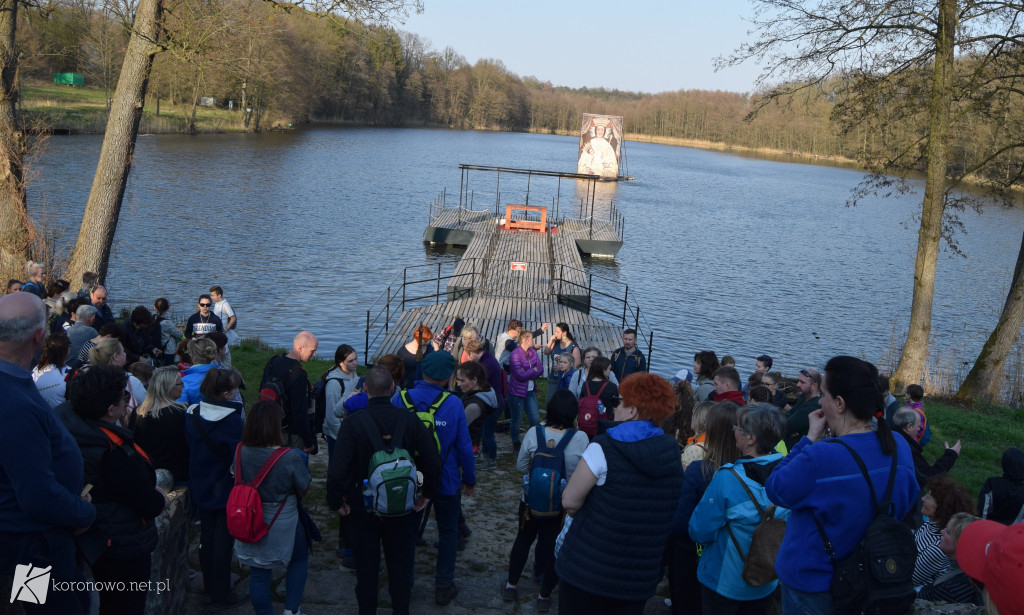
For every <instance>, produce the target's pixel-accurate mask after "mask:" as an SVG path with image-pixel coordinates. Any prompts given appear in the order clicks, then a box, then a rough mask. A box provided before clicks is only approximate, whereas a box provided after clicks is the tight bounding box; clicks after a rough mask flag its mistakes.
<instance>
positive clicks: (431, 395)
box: [391, 350, 476, 606]
mask: <svg viewBox="0 0 1024 615" xmlns="http://www.w3.org/2000/svg"><path fill="white" fill-rule="evenodd" d="M422 366H423V380H418V381H417V382H416V384H415V386H413V387H412V388H411V389H408V390H407V392H406V393H407V398H408V399H410V400H411V401H412V403H413V405H414V406H415V410H416V411H419V412H423V411H425V410H426V409H427V408H429V407H430V406H431V405H432V404H434V403H435V400H437V399H438V398H439V396H441V395H443V394H444V393H445V392H446V391H445V389H444V388H443V387H444V385H445V384H446V383H447V382H448V381H449V380H450V379H451V377H452V373H453V372H454V371H455V357H453V356H452V355H451V353H449V352H448V351H446V350H438V351H436V352H432V353H430V354H428V355H427V356H425V357H424V358H423V362H422ZM448 393H449V394H448V395H447V397H445V399H444V401H443V402H442V403H441V405H440V407H438V409H437V411H436V412H435V413H434V427H435V429H436V432H437V441H438V443H439V445H440V454H441V459H442V460H443V464H442V467H441V486H440V488H438V490H437V493H436V494H434V499H433V502H434V517H435V518H436V519H437V534H438V547H437V573H436V574H435V577H434V602H436V603H437V604H439V605H441V606H444V605H446V604H448V603H449V602H451V601H452V600H453V599H454V598H455V596H457V595H458V593H459V588H458V587H456V586H455V552H456V548H457V546H458V537H459V515H460V513H461V512H462V494H461V492H462V491H463V490H465V492H466V495H473V490H474V487H475V486H476V475H475V474H474V471H473V470H474V467H473V442H472V441H471V440H470V438H469V428H468V426H467V425H466V410H465V408H464V407H463V406H462V401H461V400H459V396H458V395H455V394H454V393H451V392H450V391H448ZM391 403H393V404H394V405H396V406H398V407H400V408H401V407H407V406H406V404H405V402H404V401H403V398H402V394H401V392H399V393H395V395H394V397H392V398H391Z"/></svg>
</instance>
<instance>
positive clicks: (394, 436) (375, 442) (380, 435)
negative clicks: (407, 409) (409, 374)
mask: <svg viewBox="0 0 1024 615" xmlns="http://www.w3.org/2000/svg"><path fill="white" fill-rule="evenodd" d="M403 393H404V391H403ZM409 416H410V415H409V414H407V413H404V412H400V413H398V419H397V420H396V421H395V428H394V429H393V430H392V433H391V448H392V449H395V448H398V447H399V446H401V442H402V441H403V438H404V437H405V426H406V424H407V422H408V420H409ZM370 420H371V422H372V423H373V425H374V427H376V429H370V430H368V431H369V433H368V434H367V435H368V436H369V438H370V444H371V445H372V446H373V450H374V452H377V451H383V450H385V449H386V448H387V447H386V446H385V445H384V426H383V425H381V424H380V423H378V422H377V417H375V416H373V415H372V414H371V415H370Z"/></svg>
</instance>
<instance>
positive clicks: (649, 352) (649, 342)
mask: <svg viewBox="0 0 1024 615" xmlns="http://www.w3.org/2000/svg"><path fill="white" fill-rule="evenodd" d="M653 355H654V329H651V331H650V335H649V336H648V337H647V371H651V357H652V356H653Z"/></svg>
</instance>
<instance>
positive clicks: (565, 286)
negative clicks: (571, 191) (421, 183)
mask: <svg viewBox="0 0 1024 615" xmlns="http://www.w3.org/2000/svg"><path fill="white" fill-rule="evenodd" d="M461 166H462V168H463V172H464V174H465V172H466V167H469V166H470V165H461ZM472 168H473V169H475V170H479V169H480V168H478V167H472ZM496 171H497V172H500V173H504V174H508V173H513V172H516V170H514V169H505V168H502V169H496ZM523 173H529V174H531V176H530V177H532V176H533V175H541V176H545V177H558V178H559V179H561V178H564V177H569V178H572V179H580V178H585V179H587V180H592V181H595V182H596V179H595V177H596V176H594V177H592V176H578V175H576V174H556V173H547V172H539V171H523ZM465 183H466V182H465V178H464V180H463V184H465ZM462 192H463V189H462V188H460V198H459V204H458V206H456V207H448V206H446V205H447V199H446V195H445V194H444V193H442V194H441V195H440V196H439V197H438V198H437V199H435V201H434V202H433V203H431V207H430V213H429V217H428V224H427V228H426V230H425V231H424V235H423V240H424V242H426V243H432V244H443V245H449V246H460V247H463V246H464V247H465V248H466V251H465V253H464V254H463V255H462V257H461V258H460V259H459V261H458V263H456V264H455V267H454V270H453V271H451V272H450V273H449V272H443V271H442V267H441V265H437V266H436V274H435V275H433V277H425V275H429V274H425V273H424V272H425V271H427V270H429V267H428V266H424V267H413V268H407V269H406V270H404V271H403V272H402V274H401V275H400V276H399V277H396V278H395V280H394V281H392V283H391V284H390V285H389V286H388V288H387V290H386V291H385V292H384V294H383V295H382V297H381V298H379V299H378V300H377V301H376V302H375V303H374V305H373V306H371V309H370V310H367V326H366V356H367V357H368V358H369V359H370V360H371V362H372V361H375V360H376V359H377V358H378V357H380V356H383V355H385V354H389V353H394V352H397V351H398V349H399V348H400V347H401V346H402V345H403V344H405V343H407V342H409V341H410V339H411V335H412V332H413V330H414V329H415V328H416V327H417V326H418V325H419V324H420V323H423V324H426V325H427V326H429V327H430V328H431V330H432V331H434V332H435V333H436V332H438V331H441V330H443V329H444V328H445V327H447V326H448V325H450V324H452V323H453V322H454V321H455V319H456V318H459V317H461V318H462V319H463V320H464V321H465V322H466V323H467V324H471V325H474V326H476V327H477V328H479V329H480V331H481V334H482V335H483V336H484V337H485V338H487V339H489V340H494V339H496V338H497V336H498V335H500V334H501V333H503V332H505V331H506V329H507V326H508V322H509V321H510V320H512V319H517V320H520V321H521V322H522V323H523V325H524V327H526V328H527V329H531V330H533V329H537V328H540V326H541V324H542V323H550V326H551V327H552V328H553V327H554V326H555V324H556V323H559V322H565V323H567V324H568V325H569V329H570V331H571V332H572V334H573V336H574V338H575V339H576V342H577V343H578V344H579V345H580V346H581V347H583V348H586V347H587V346H595V347H597V348H599V349H601V351H602V352H603V353H605V354H608V353H610V352H611V351H612V350H614V349H615V348H618V347H619V346H621V345H622V331H623V329H624V328H636V329H638V333H639V335H638V338H639V339H638V342H639V343H641V344H643V346H647V348H646V349H645V350H646V351H647V354H648V356H649V355H650V350H651V346H652V337H653V334H652V333H651V332H650V328H649V327H647V326H646V322H645V321H644V320H643V319H642V318H641V316H640V308H639V306H638V305H637V304H636V299H635V297H631V296H630V294H629V288H628V286H626V285H624V284H620V283H618V282H615V281H612V280H608V279H600V280H595V276H593V275H590V274H587V273H586V272H585V271H584V269H583V259H582V257H581V254H590V255H595V254H597V255H607V256H613V255H614V254H615V253H616V252H617V251H618V249H619V248H620V247H621V246H622V230H623V226H624V220H623V218H622V216H621V215H620V214H619V213H618V212H617V211H616V210H615V208H614V205H612V204H609V205H608V206H606V207H603V208H602V209H603V212H597V211H596V210H597V208H595V206H594V203H593V202H590V203H589V204H587V203H585V202H584V203H581V204H580V207H579V208H578V209H577V210H576V213H577V217H570V216H564V215H559V214H560V213H562V212H559V210H558V204H557V201H556V202H555V205H554V207H553V208H550V209H545V208H544V207H539V206H536V205H532V206H531V205H515V204H507V205H506V206H505V207H504V208H503V207H499V206H498V205H495V206H494V207H493V208H488V209H486V210H474V209H472V202H471V199H470V198H469V197H466V196H465V195H464V194H461V193H462ZM588 194H589V195H591V197H590V198H591V199H592V198H593V196H592V195H593V194H594V192H593V191H592V190H590V189H588ZM526 200H527V201H528V200H529V195H527V198H526ZM579 214H583V217H579ZM517 227H526V228H528V229H530V230H509V229H510V228H517ZM431 273H433V272H432V271H431ZM442 283H443V288H442ZM595 283H597V287H595ZM431 287H433V288H431ZM431 303H432V305H431ZM375 310H376V314H375V313H374V311H375ZM543 341H546V340H543Z"/></svg>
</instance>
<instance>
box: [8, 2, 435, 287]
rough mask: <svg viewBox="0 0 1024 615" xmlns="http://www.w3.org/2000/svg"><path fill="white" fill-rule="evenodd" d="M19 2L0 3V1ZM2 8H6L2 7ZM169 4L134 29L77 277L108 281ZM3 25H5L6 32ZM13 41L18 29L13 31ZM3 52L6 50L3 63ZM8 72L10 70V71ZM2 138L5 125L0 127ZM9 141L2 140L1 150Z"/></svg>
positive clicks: (339, 12) (346, 13) (334, 9)
mask: <svg viewBox="0 0 1024 615" xmlns="http://www.w3.org/2000/svg"><path fill="white" fill-rule="evenodd" d="M5 1H13V0H0V2H5ZM267 1H268V2H269V3H270V4H271V5H273V6H275V7H278V8H281V9H283V10H286V11H292V10H299V11H305V12H310V13H314V14H317V15H321V16H324V17H327V18H330V19H335V20H338V21H339V22H344V21H345V20H346V19H349V18H355V19H359V20H362V21H371V22H382V23H387V22H388V21H389V20H390V19H392V18H396V17H403V16H405V15H407V14H408V10H409V9H410V8H412V9H414V10H416V11H422V10H423V4H422V1H421V0H411V1H410V2H406V0H298V1H296V2H276V1H274V0H267ZM0 8H2V5H0ZM162 17H163V2H162V0H139V4H138V6H137V8H136V13H135V19H134V22H133V26H132V33H131V37H130V38H129V41H128V49H127V51H126V52H125V58H124V64H123V65H122V67H121V75H120V78H119V79H118V82H117V91H116V92H115V93H114V102H113V104H112V106H111V111H110V119H109V120H108V122H107V130H106V134H105V135H104V137H103V147H102V149H101V150H100V159H99V163H98V164H97V166H96V176H95V177H94V178H93V184H92V190H91V191H90V192H89V201H88V202H87V203H86V206H85V214H84V215H83V217H82V225H81V227H80V229H79V232H78V240H77V242H76V243H75V250H74V252H73V253H72V255H71V263H70V265H69V267H68V273H67V275H68V276H70V279H77V278H78V277H79V276H81V274H82V273H83V272H85V271H95V272H96V273H98V274H99V276H100V280H103V279H104V278H105V277H106V274H107V267H108V266H109V264H110V251H111V247H112V246H113V242H114V233H115V231H116V230H117V220H118V216H119V215H120V212H121V202H122V200H123V199H124V191H125V187H126V186H127V184H128V173H129V172H130V171H131V163H132V155H133V153H134V151H135V139H136V137H137V136H138V133H139V121H140V120H141V119H142V108H143V105H144V104H145V100H146V87H147V84H148V82H149V75H150V71H151V70H152V68H153V56H154V55H155V54H156V53H157V52H159V51H160V50H161V49H162V46H161V43H160V35H161V33H162V28H163V27H162ZM2 31H3V23H2V22H0V32H2ZM11 33H12V42H13V26H12V27H11ZM2 54H3V49H2V48H0V59H2ZM5 72H6V71H5ZM2 106H3V100H2V99H0V124H2V123H3V120H4V117H3V109H2ZM0 139H2V127H0ZM2 145H3V143H2V142H0V146H2Z"/></svg>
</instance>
